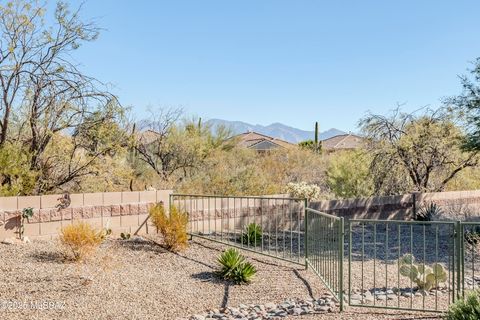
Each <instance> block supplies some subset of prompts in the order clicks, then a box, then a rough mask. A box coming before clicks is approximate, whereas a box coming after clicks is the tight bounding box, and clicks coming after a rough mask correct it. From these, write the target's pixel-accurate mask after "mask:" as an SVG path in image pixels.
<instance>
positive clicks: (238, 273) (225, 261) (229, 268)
mask: <svg viewBox="0 0 480 320" xmlns="http://www.w3.org/2000/svg"><path fill="white" fill-rule="evenodd" d="M218 262H219V264H220V270H219V271H218V274H219V275H220V276H221V277H222V278H223V279H225V280H232V281H233V282H235V283H237V284H242V283H249V282H251V280H252V278H253V277H254V276H255V274H256V273H257V269H256V268H255V267H254V266H253V265H252V264H251V263H250V262H248V261H246V260H245V257H244V256H243V255H242V254H241V253H240V252H239V251H238V250H236V249H234V248H230V249H227V250H226V251H224V252H223V253H222V254H221V255H220V257H219V258H218Z"/></svg>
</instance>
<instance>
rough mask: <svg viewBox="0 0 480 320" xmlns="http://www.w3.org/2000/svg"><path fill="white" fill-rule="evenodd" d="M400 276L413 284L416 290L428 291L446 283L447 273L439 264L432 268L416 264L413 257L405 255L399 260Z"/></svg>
mask: <svg viewBox="0 0 480 320" xmlns="http://www.w3.org/2000/svg"><path fill="white" fill-rule="evenodd" d="M399 272H400V274H401V275H402V276H404V277H407V278H409V279H410V280H411V281H412V282H414V283H415V284H416V285H417V286H418V289H420V290H425V291H429V290H430V289H432V288H434V287H437V286H438V285H439V284H441V283H444V282H445V281H447V271H446V270H445V267H444V266H442V265H441V264H439V263H434V264H433V265H432V266H427V265H425V264H416V263H415V257H414V256H413V255H411V254H406V255H404V256H403V257H402V258H401V259H400V270H399Z"/></svg>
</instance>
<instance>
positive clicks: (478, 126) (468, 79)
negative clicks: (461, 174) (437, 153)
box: [444, 58, 480, 151]
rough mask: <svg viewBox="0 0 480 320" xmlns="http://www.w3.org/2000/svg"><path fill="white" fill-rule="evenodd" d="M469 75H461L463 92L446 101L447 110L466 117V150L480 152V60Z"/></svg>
mask: <svg viewBox="0 0 480 320" xmlns="http://www.w3.org/2000/svg"><path fill="white" fill-rule="evenodd" d="M472 65H473V67H472V68H471V69H469V70H468V71H469V74H467V75H461V76H460V81H461V84H462V92H461V93H460V94H459V95H457V96H453V97H449V98H446V99H444V103H445V105H446V107H447V108H449V109H450V110H452V112H456V113H458V114H460V115H462V116H463V117H464V119H465V120H466V121H465V127H466V129H467V135H466V137H465V141H464V148H465V149H466V150H477V151H479V150H480V58H477V59H476V60H475V61H474V62H473V64H472Z"/></svg>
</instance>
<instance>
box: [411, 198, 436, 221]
mask: <svg viewBox="0 0 480 320" xmlns="http://www.w3.org/2000/svg"><path fill="white" fill-rule="evenodd" d="M441 214H442V209H441V208H440V207H439V206H438V205H437V204H435V203H433V202H431V203H430V204H427V205H424V206H423V207H422V208H420V210H419V211H418V212H417V214H416V215H415V220H416V221H432V220H434V219H435V218H436V217H439V216H440V215H441Z"/></svg>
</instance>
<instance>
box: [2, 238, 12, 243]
mask: <svg viewBox="0 0 480 320" xmlns="http://www.w3.org/2000/svg"><path fill="white" fill-rule="evenodd" d="M2 243H3V244H14V243H15V240H14V239H12V238H5V239H4V240H3V241H2Z"/></svg>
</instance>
